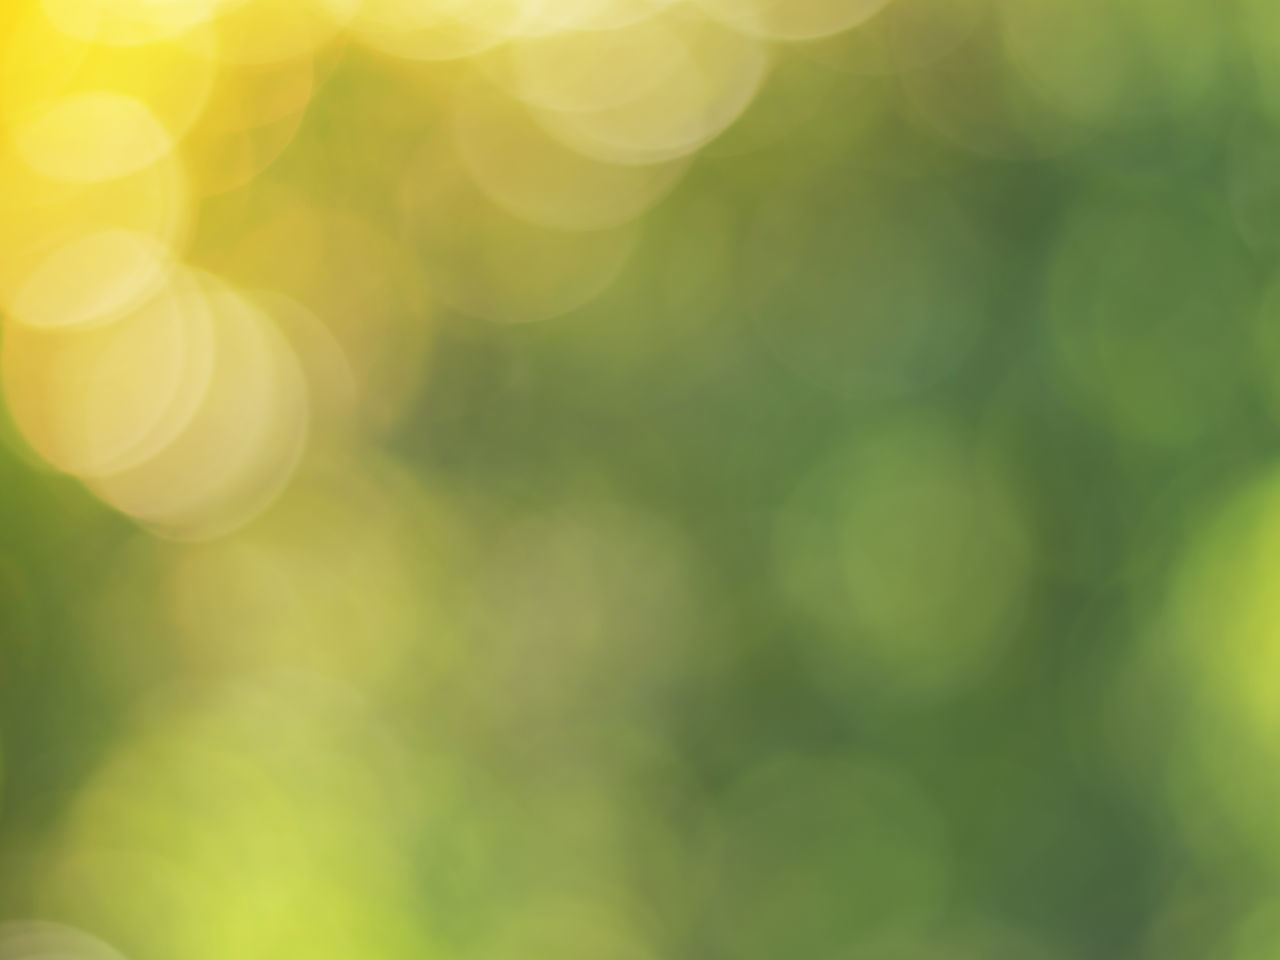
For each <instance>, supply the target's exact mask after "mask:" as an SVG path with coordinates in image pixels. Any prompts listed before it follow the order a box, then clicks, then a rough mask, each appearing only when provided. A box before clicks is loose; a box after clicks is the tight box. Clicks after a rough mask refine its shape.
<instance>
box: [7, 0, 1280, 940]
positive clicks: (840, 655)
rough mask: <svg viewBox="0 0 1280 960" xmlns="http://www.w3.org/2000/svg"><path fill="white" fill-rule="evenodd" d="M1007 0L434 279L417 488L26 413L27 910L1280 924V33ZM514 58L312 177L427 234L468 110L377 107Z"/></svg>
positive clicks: (813, 49) (776, 92)
mask: <svg viewBox="0 0 1280 960" xmlns="http://www.w3.org/2000/svg"><path fill="white" fill-rule="evenodd" d="M969 6H974V5H973V4H970V5H969ZM1006 6H1009V7H1012V8H1016V9H1013V10H1012V11H1011V12H1006V13H1005V14H1003V19H1000V18H998V17H997V16H996V14H995V13H993V12H991V11H988V10H985V5H984V9H983V10H981V11H978V12H975V13H974V15H973V19H972V20H968V19H966V18H965V17H964V16H962V13H963V10H964V7H963V6H962V5H961V4H959V3H958V2H957V3H953V4H940V3H938V2H936V0H935V3H934V7H936V8H937V9H936V10H935V11H934V12H933V13H929V12H928V11H926V10H924V7H923V6H922V5H921V4H919V3H917V4H916V5H915V15H917V16H920V17H925V18H926V19H927V20H928V22H930V23H934V24H937V25H938V29H937V30H936V31H934V32H933V33H932V34H929V36H930V37H932V41H933V42H936V43H937V45H938V49H937V50H936V51H933V50H931V49H929V47H928V45H927V44H925V43H924V42H923V41H921V42H920V44H919V45H917V46H912V45H903V44H902V43H898V42H896V41H895V40H894V37H895V36H897V34H895V33H894V29H895V28H894V26H893V24H894V23H895V22H897V21H893V20H891V19H889V14H890V13H892V12H893V11H896V10H898V9H899V8H901V10H902V12H901V14H900V15H899V14H895V16H900V18H907V17H909V16H911V15H912V10H911V0H897V6H891V7H890V8H889V10H888V11H886V13H885V14H882V15H881V17H879V18H877V19H876V20H873V21H872V22H871V23H870V24H868V25H866V26H865V27H862V28H859V29H857V30H855V31H852V32H850V33H849V34H848V35H845V36H842V37H839V38H836V39H835V40H830V41H821V42H818V43H816V44H812V45H807V46H805V45H797V46H795V47H787V48H782V49H781V50H780V52H779V54H778V57H779V60H778V62H777V64H776V65H775V67H774V73H773V75H772V76H771V78H770V79H769V81H768V84H767V86H766V88H765V90H764V92H763V93H762V94H761V96H760V97H759V98H758V100H757V102H756V103H755V104H754V106H753V107H752V108H751V109H750V110H749V112H748V113H747V115H746V116H745V117H744V118H743V119H742V120H740V121H739V122H738V124H737V125H736V126H735V127H733V128H732V129H731V130H730V131H729V132H728V133H727V134H725V136H724V137H722V138H721V139H719V140H717V141H716V142H715V143H713V144H712V145H711V146H710V147H708V148H707V150H706V151H705V152H704V153H703V155H701V156H699V157H698V158H697V160H696V161H695V165H694V167H693V168H692V170H691V171H690V172H689V173H688V175H687V176H686V177H685V179H684V180H683V181H682V182H681V183H680V185H679V186H678V187H677V188H676V190H675V191H674V192H673V193H672V194H671V195H670V196H669V197H668V198H667V199H665V200H664V201H663V202H662V203H661V204H659V205H658V206H657V207H656V208H655V209H653V210H652V211H651V212H650V213H648V214H647V215H646V218H645V220H644V222H643V226H642V231H641V236H640V239H639V240H638V245H637V246H636V248H635V250H634V252H633V254H632V256H631V258H630V260H629V261H628V262H627V264H626V266H625V267H624V268H623V271H622V273H621V275H620V276H619V278H618V279H617V280H616V282H614V283H613V284H612V285H611V286H609V287H608V289H607V290H605V291H604V292H603V293H602V294H601V295H600V296H599V297H597V298H596V299H594V300H592V301H591V302H589V303H587V304H586V305H584V306H581V307H579V308H577V309H575V310H573V311H571V312H570V313H568V314H566V315H564V316H560V317H555V318H552V319H548V320H545V321H541V322H538V323H532V324H527V325H512V326H502V325H498V324H491V323H488V322H483V321H478V320H474V319H470V318H468V317H465V316H462V315H460V314H455V313H451V312H450V311H449V310H448V309H447V308H446V307H439V308H437V309H436V310H434V311H433V313H432V319H431V321H430V323H431V325H432V342H431V345H430V349H429V351H428V354H427V359H426V361H425V363H426V368H425V370H426V372H425V374H424V376H423V378H422V383H421V386H420V387H418V388H417V392H416V393H415V394H414V398H413V400H412V402H411V404H410V405H409V407H408V412H406V413H403V414H401V415H400V416H399V419H398V421H397V422H396V423H395V424H394V426H393V427H391V428H389V429H388V430H387V432H386V434H385V436H384V437H382V438H380V439H378V440H376V441H373V442H370V443H369V444H368V445H367V446H366V447H363V448H360V449H359V450H358V451H357V452H355V453H350V452H346V453H336V454H334V455H333V456H334V462H346V461H345V460H344V458H346V459H350V460H355V461H361V460H364V461H367V462H368V463H369V464H372V465H373V466H372V467H371V468H370V474H369V475H370V476H372V477H374V478H375V479H373V480H369V481H367V482H366V481H359V482H356V481H352V480H350V479H349V478H348V477H347V474H346V473H344V472H343V470H341V469H339V468H338V467H331V466H327V465H326V461H324V459H323V457H321V461H320V466H319V467H317V468H316V469H315V470H314V471H313V472H311V473H309V474H307V475H306V476H304V478H303V480H302V481H300V483H301V484H302V492H301V493H299V494H297V497H299V498H300V499H293V500H290V499H288V498H286V500H285V501H282V503H281V504H280V505H279V506H278V507H277V508H276V509H275V510H274V511H273V512H272V513H271V514H269V515H268V516H267V517H265V518H262V519H260V520H258V521H256V522H255V526H254V527H252V528H251V529H250V530H249V531H248V532H247V534H246V535H247V536H248V538H249V541H248V542H249V543H250V544H251V547H246V548H244V549H245V550H246V551H247V552H246V553H245V554H244V555H243V557H242V556H241V554H239V553H236V551H237V550H239V549H240V547H238V546H236V545H235V544H232V545H230V546H225V547H224V546H219V545H211V546H208V547H205V546H195V547H188V546H184V545H179V544H167V543H164V542H161V541H157V540H154V539H151V538H149V537H148V536H146V535H144V534H140V533H139V532H138V531H137V529H136V528H135V527H134V526H133V525H132V524H131V523H130V522H128V521H126V520H125V519H122V518H120V517H118V516H116V515H114V514H113V513H111V512H110V511H109V510H107V509H106V508H105V507H102V506H100V505H98V504H96V503H95V502H94V501H92V500H91V499H90V497H89V496H88V495H87V494H85V493H82V492H81V491H80V489H79V488H78V486H76V485H75V484H74V483H73V482H71V481H69V480H65V479H63V478H60V477H58V476H56V475H53V474H50V473H46V472H41V471H40V470H39V469H37V468H36V467H34V466H33V465H32V464H30V463H28V462H26V461H25V460H23V459H21V458H20V456H19V455H18V454H17V453H15V452H9V451H7V450H6V451H0V484H2V489H3V494H2V495H0V530H2V531H3V534H2V539H0V638H2V645H0V683H2V687H0V757H2V758H3V759H2V765H0V769H2V770H3V776H2V783H3V786H2V788H0V798H2V803H3V807H2V810H3V816H2V817H0V914H3V915H4V916H5V917H8V918H13V919H19V918H29V917H38V918H43V919H48V920H54V921H58V922H65V923H69V924H75V925H77V926H80V927H83V928H84V929H86V930H90V931H92V932H93V933H94V934H95V935H98V936H101V937H103V938H104V939H106V940H108V941H109V942H111V943H112V944H113V945H114V946H115V947H116V948H118V949H119V950H120V951H121V952H122V953H123V954H124V955H125V956H126V957H129V958H130V960H163V958H175V960H187V958H192V960H204V958H206V957H208V958H213V957H219V958H224V957H237V958H241V960H248V958H257V957H263V958H266V957H272V958H276V960H279V958H281V957H286V958H287V957H293V956H298V957H302V956H306V957H308V958H319V960H322V958H327V957H333V958H339V957H343V958H346V957H371V958H383V957H387V958H391V957H401V956H404V957H415V958H418V957H436V956H439V957H449V958H454V957H477V958H482V960H544V958H546V960H551V958H556V960H579V958H580V960H632V958H636V960H639V958H643V957H655V958H659V957H660V958H670V960H682V958H687V960H757V958H759V960H785V958H793V957H794V958H806V960H864V958H865V960H1005V958H1008V960H1039V958H1046V960H1054V958H1062V960H1072V958H1079V960H1102V958H1117V960H1119V958H1126V960H1127V958H1134V957H1143V958H1159V960H1170V958H1173V960H1177V958H1188V960H1190V958H1219V957H1221V958H1229V960H1236V958H1240V960H1254V958H1259V960H1260V958H1268V957H1272V956H1275V955H1276V954H1277V953H1278V952H1280V913H1278V912H1277V911H1278V910H1280V901H1278V900H1277V895H1278V894H1280V842H1278V841H1280V829H1278V826H1280V817H1277V814H1276V813H1275V812H1274V811H1275V810H1277V809H1280V775H1278V771H1280V709H1278V708H1277V706H1276V704H1280V695H1278V694H1280V685H1278V684H1277V682H1276V681H1275V679H1274V677H1275V676H1276V675H1277V674H1276V670H1277V669H1278V668H1280V626H1278V625H1280V600H1277V601H1273V600H1272V597H1277V598H1280V486H1277V483H1276V474H1275V472H1274V470H1275V466H1274V465H1275V463H1276V453H1277V447H1278V445H1277V441H1276V436H1277V433H1276V417H1277V412H1278V411H1280V406H1278V402H1280V354H1278V353H1277V350H1278V349H1280V312H1278V311H1277V303H1278V302H1280V301H1277V300H1276V297H1275V295H1274V292H1273V279H1274V276H1273V274H1274V266H1273V261H1274V258H1275V255H1276V252H1277V240H1278V239H1280V231H1278V230H1277V226H1276V224H1275V223H1273V221H1274V220H1275V214H1276V213H1277V212H1280V137H1278V136H1277V127H1276V124H1277V122H1278V121H1280V117H1277V113H1276V111H1277V110H1280V99H1277V97H1278V96H1280V87H1276V83H1277V82H1280V73H1277V72H1276V69H1275V63H1280V40H1275V39H1271V33H1274V34H1275V37H1280V33H1277V32H1275V31H1274V30H1272V31H1271V32H1270V33H1269V32H1268V31H1267V30H1266V29H1265V28H1266V27H1268V26H1277V27H1280V16H1278V15H1277V14H1276V13H1273V12H1272V11H1271V10H1270V9H1269V8H1268V7H1267V6H1266V4H1263V3H1254V4H1249V3H1245V4H1239V5H1237V8H1238V9H1237V8H1231V9H1228V7H1223V8H1216V7H1210V6H1208V5H1201V4H1196V3H1192V2H1181V3H1161V4H1156V3H1154V2H1139V0H1131V2H1130V0H1127V2H1122V3H1107V2H1103V0H1094V2H1091V3H1088V4H1082V5H1078V6H1077V5H1074V4H1072V5H1068V4H1065V3H1056V2H1049V0H1039V2H1028V3H1026V4H1025V5H1020V4H1016V3H1015V4H1009V5H1006ZM975 10H976V7H975ZM947 17H953V18H955V20H956V35H955V37H954V38H949V37H948V36H947V31H946V30H945V29H943V28H944V27H946V26H947V24H948V23H949V22H950V21H949V20H948V19H947ZM912 36H916V35H915V34H913V35H912ZM467 69H468V68H466V67H452V66H451V67H438V68H432V69H430V70H427V71H424V72H423V73H422V75H414V76H413V77H412V78H408V79H407V78H406V77H405V76H403V75H401V74H400V73H398V72H396V71H394V70H390V69H388V68H386V67H385V65H384V64H382V63H381V62H380V61H377V60H375V59H374V58H373V57H372V56H371V55H368V54H361V53H359V52H356V51H354V50H353V51H348V52H347V53H346V54H344V56H343V57H342V59H340V60H339V61H338V64H337V66H336V68H335V69H334V72H333V74H332V75H331V77H330V78H329V80H328V83H327V85H326V86H325V87H324V89H323V90H322V92H321V93H320V94H318V96H317V99H316V102H315V104H314V105H313V107H312V112H311V113H310V114H309V115H308V118H307V121H306V125H305V126H304V128H303V131H302V133H301V135H300V138H299V141H298V142H297V143H295V144H294V145H293V146H292V147H291V148H290V152H289V153H288V154H286V155H285V157H284V158H283V159H282V160H281V162H280V163H279V164H278V165H277V166H276V167H273V168H272V169H271V170H270V171H269V173H267V174H266V175H265V176H266V178H267V180H268V181H270V182H272V183H277V184H290V185H293V186H299V185H300V189H302V190H304V191H309V192H314V193H315V194H317V195H320V194H323V195H324V196H325V198H326V200H327V201H330V202H332V203H333V204H334V205H335V206H337V207H339V208H341V209H345V210H351V211H353V212H356V213H359V214H360V215H362V216H367V217H370V218H375V219H380V220H384V219H386V218H387V217H389V216H394V213H391V212H390V211H393V210H394V209H395V201H394V200H393V199H392V196H393V190H394V184H391V183H390V181H392V180H394V179H396V178H395V177H394V176H389V177H387V178H386V179H385V180H382V179H380V178H378V177H374V176H370V175H369V173H368V171H369V170H370V168H371V166H374V167H376V166H377V165H378V164H385V165H386V167H387V169H389V170H395V171H398V170H399V169H401V168H402V167H403V165H404V163H405V161H406V158H407V156H408V154H409V152H410V151H411V149H412V144H414V143H416V142H417V140H418V139H419V138H420V137H422V136H423V135H425V134H429V133H430V132H431V130H432V129H433V125H435V124H439V123H441V122H442V121H441V119H440V117H439V116H438V115H436V114H434V113H433V112H432V111H431V110H430V109H429V108H427V107H424V108H423V110H422V113H421V116H419V117H417V118H416V119H415V120H414V121H413V122H403V121H398V122H399V123H400V124H401V125H402V127H403V129H394V130H392V129H388V128H386V127H379V126H377V123H378V120H377V117H378V116H379V114H378V107H379V105H380V104H381V105H383V106H384V107H385V105H386V104H388V103H392V102H398V101H397V100H396V98H397V97H410V96H412V97H422V89H423V88H424V87H425V88H426V89H427V90H428V91H438V90H448V89H450V88H451V86H452V85H454V84H456V83H458V82H459V77H460V76H463V75H464V74H465V72H466V70H467ZM1273 75H1274V76H1273ZM430 100H431V96H430V95H428V96H426V97H422V102H423V103H426V102H429V101H430ZM415 102H416V101H415ZM387 112H392V111H390V110H389V109H388V111H387ZM368 118H372V119H368ZM362 120H365V121H366V122H368V123H369V124H371V125H373V126H371V129H372V130H373V131H374V132H373V133H371V134H370V135H369V136H367V137H361V136H352V135H351V134H350V133H349V132H347V131H349V130H350V129H351V128H356V129H359V125H360V123H361V122H362ZM241 202H243V201H242V198H240V197H237V196H234V195H233V196H230V197H229V198H228V199H227V200H226V201H225V206H224V207H218V206H217V205H216V203H215V204H211V210H210V212H209V213H207V214H206V215H205V217H204V219H202V230H204V229H212V228H210V227H208V224H214V225H217V224H219V223H221V221H220V220H219V219H218V218H219V216H221V215H225V216H226V217H228V218H232V219H234V218H235V217H237V216H240V215H241V214H240V213H238V212H237V211H238V210H239V208H238V207H237V204H238V203H241ZM228 211H229V212H228ZM409 233H410V234H411V233H412V231H411V230H410V231H409ZM202 237H204V235H197V249H198V250H199V249H201V248H200V241H201V239H202ZM205 239H207V237H205ZM410 242H411V243H413V242H417V241H416V239H414V238H413V237H410ZM215 247H216V244H215V243H210V245H209V247H208V249H210V250H213V249H214V248H215ZM210 261H211V262H217V260H216V256H214V255H213V254H210ZM410 490H411V491H412V492H406V491H410ZM290 496H293V494H291V495H290ZM308 497H310V498H311V499H310V500H309V499H308ZM344 510H347V511H349V513H350V515H349V516H348V515H346V514H343V513H342V511H344ZM331 513H332V515H333V516H338V515H339V514H341V515H342V517H343V519H342V523H337V522H336V521H335V522H334V523H333V524H332V525H330V526H326V525H325V523H326V522H328V520H329V519H332V517H331ZM343 524H346V525H345V526H344V525H343ZM255 537H257V538H259V539H256V540H255V539H254V538H255ZM273 538H274V539H273ZM264 544H270V545H272V546H270V547H269V548H268V547H267V546H263V545H264ZM388 544H391V545H392V546H388ZM219 551H227V552H225V553H222V552H219ZM255 551H267V553H259V552H255ZM270 551H276V552H274V553H273V552H270ZM295 554H296V555H297V556H296V558H304V559H299V563H300V564H302V565H303V567H302V568H305V569H306V570H307V571H309V572H306V573H303V574H298V577H299V579H297V580H291V579H289V578H288V576H286V575H284V574H279V573H278V570H277V568H275V567H271V568H269V569H268V567H267V566H261V565H259V566H254V565H253V564H256V563H265V561H261V557H262V556H268V555H269V556H270V557H271V558H274V559H272V562H273V563H275V562H276V560H278V558H279V557H284V556H294V555H295ZM306 557H311V558H313V560H314V565H313V566H311V567H306V566H305V564H306V563H308V562H311V561H306V560H305V558H306ZM244 558H248V559H247V561H246V562H248V563H249V566H248V567H247V568H242V567H241V566H239V563H240V559H244ZM296 558H295V559H296ZM175 569H176V570H178V571H179V574H177V576H178V582H177V586H176V587H175V586H174V583H175V581H174V579H173V578H174V576H175V574H174V573H173V571H174V570H175ZM245 569H248V570H249V571H250V572H248V573H245V572H244V570H245ZM280 569H284V568H283V567H281V568H280ZM255 570H257V571H264V570H265V571H266V574H263V576H264V579H257V578H256V574H254V573H253V572H252V571H255ZM184 571H185V572H184ZM192 571H195V572H192ZM268 574H269V575H268ZM290 576H291V575H290ZM273 577H276V578H277V579H272V578H273ZM281 578H283V579H281ZM184 584H185V585H186V586H184ZM193 584H194V585H193ZM384 589H385V590H386V591H387V592H386V593H385V594H384V593H382V592H381V591H382V590H384ZM184 590H186V591H187V593H184V592H183V591H184ZM277 590H278V591H279V592H278V593H275V592H273V591H277ZM188 594H189V595H188ZM286 636H287V637H289V638H290V639H289V641H288V642H285V641H284V640H281V638H282V637H286ZM267 638H272V642H274V641H275V640H279V641H280V642H279V644H278V646H272V643H271V642H268V639H267ZM157 703H159V704H161V705H160V706H156V704H157Z"/></svg>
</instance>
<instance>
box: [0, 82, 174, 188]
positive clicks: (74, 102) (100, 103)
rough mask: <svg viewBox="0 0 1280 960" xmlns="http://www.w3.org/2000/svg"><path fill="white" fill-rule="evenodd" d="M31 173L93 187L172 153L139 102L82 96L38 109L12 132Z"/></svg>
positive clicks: (109, 95) (159, 127) (158, 125)
mask: <svg viewBox="0 0 1280 960" xmlns="http://www.w3.org/2000/svg"><path fill="white" fill-rule="evenodd" d="M14 143H15V145H16V147H17V150H18V152H19V154H21V156H22V158H23V159H24V160H26V161H27V163H29V164H30V165H31V167H32V169H34V170H36V171H38V172H39V173H42V174H44V175H45V176H49V177H53V178H55V179H58V180H67V181H70V182H73V183H96V182H98V181H102V180H116V179H119V178H120V177H125V176H128V175H129V174H131V173H136V172H138V171H139V170H143V169H145V168H147V167H149V166H151V165H152V164H154V163H156V162H157V161H159V160H161V159H163V158H164V157H165V156H167V155H168V154H169V152H170V151H171V150H172V149H173V140H172V138H171V137H170V135H169V131H168V130H166V129H165V128H164V126H163V125H162V124H161V123H160V121H159V120H157V119H156V117H155V114H153V113H152V112H151V111H150V110H149V109H148V108H147V106H146V104H144V103H143V102H142V101H141V100H138V99H137V98H135V97H128V96H124V95H122V94H117V93H109V92H106V91H103V92H98V93H81V94H74V95H72V96H69V97H64V98H62V99H61V100H57V101H55V102H54V103H52V104H50V105H48V106H47V107H44V108H43V109H40V110H37V111H36V112H35V113H34V114H33V115H32V116H31V117H29V118H27V119H26V120H25V122H23V123H22V124H21V125H19V126H18V127H17V129H16V130H15V131H14Z"/></svg>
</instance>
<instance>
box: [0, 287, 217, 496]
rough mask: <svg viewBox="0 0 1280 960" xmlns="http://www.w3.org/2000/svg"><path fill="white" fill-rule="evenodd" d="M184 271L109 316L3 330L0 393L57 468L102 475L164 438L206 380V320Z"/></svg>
mask: <svg viewBox="0 0 1280 960" xmlns="http://www.w3.org/2000/svg"><path fill="white" fill-rule="evenodd" d="M203 307H204V305H203V304H202V303H201V302H200V300H199V298H198V294H197V293H196V291H195V290H193V289H192V284H191V281H190V280H187V279H186V278H185V277H178V278H175V280H174V282H173V283H171V284H170V285H169V287H168V288H167V289H166V290H164V291H163V292H162V293H160V294H159V295H157V296H155V297H154V298H153V299H151V300H150V301H149V302H148V303H147V304H145V305H144V306H142V307H139V308H138V309H136V310H134V311H133V312H132V313H130V314H128V315H126V316H124V317H121V318H120V319H118V320H116V321H115V322H113V323H110V324H107V325H101V326H95V327H92V328H89V329H75V330H37V329H34V328H30V327H27V326H24V325H21V324H15V325H14V326H12V327H10V328H9V330H8V331H7V333H6V335H5V349H4V354H3V366H2V367H0V370H2V371H3V377H4V391H5V398H6V400H7V401H8V403H9V408H10V411H11V412H12V414H13V417H14V419H15V421H16V422H17V424H18V426H19V428H20V429H21V430H22V432H23V435H24V436H25V437H26V439H27V441H28V442H29V443H30V444H31V446H32V447H33V448H34V449H36V450H37V451H39V453H40V454H41V455H42V456H43V457H44V458H45V459H46V460H48V461H49V462H50V463H52V464H54V465H55V466H57V467H58V468H59V469H62V470H66V471H68V472H71V473H78V474H101V473H107V472H110V471H113V470H118V469H121V468H123V467H125V466H127V465H129V464H130V463H134V462H136V461H137V460H139V459H141V458H144V457H146V456H149V455H150V454H151V453H153V452H154V451H155V450H156V449H158V448H160V447H162V446H164V445H165V444H167V443H168V442H169V441H170V440H171V439H172V438H173V436H174V435H175V434H176V433H177V432H178V430H180V429H181V428H182V427H183V426H184V425H185V423H186V421H187V420H189V419H190V417H191V415H192V413H193V411H194V407H195V401H197V400H198V398H199V397H200V396H202V394H203V391H204V387H205V385H206V384H207V383H208V367H209V365H210V360H211V353H210V347H211V343H210V337H209V334H208V320H207V317H206V316H204V314H203V312H202V310H203Z"/></svg>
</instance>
